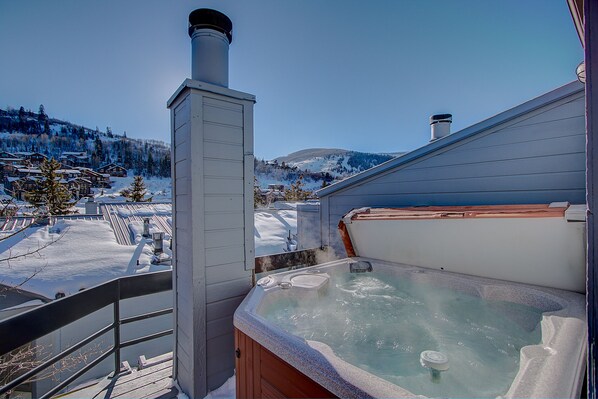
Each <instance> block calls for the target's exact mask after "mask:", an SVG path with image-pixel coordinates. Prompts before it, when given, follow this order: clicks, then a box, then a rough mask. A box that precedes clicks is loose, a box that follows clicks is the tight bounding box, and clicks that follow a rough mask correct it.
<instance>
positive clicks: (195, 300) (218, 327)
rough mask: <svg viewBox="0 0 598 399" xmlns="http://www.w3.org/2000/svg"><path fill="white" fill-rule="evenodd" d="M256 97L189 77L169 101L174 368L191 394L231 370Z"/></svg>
mask: <svg viewBox="0 0 598 399" xmlns="http://www.w3.org/2000/svg"><path fill="white" fill-rule="evenodd" d="M254 102H255V99H254V97H253V96H251V95H247V94H245V93H240V92H237V91H234V90H230V89H228V88H223V87H217V86H214V85H211V84H207V83H204V82H199V81H194V80H186V81H185V83H183V85H182V86H181V88H180V89H179V90H177V92H176V93H175V95H174V96H173V98H172V99H171V100H170V101H169V108H170V110H171V126H172V136H171V137H172V140H171V142H172V160H173V162H172V165H173V166H172V177H173V236H174V245H173V256H174V262H173V273H174V275H173V281H174V295H175V298H174V300H175V340H176V341H175V366H174V367H175V370H174V376H175V379H176V380H177V382H178V384H179V386H180V387H181V389H182V390H183V391H184V392H185V394H187V395H188V396H189V397H192V398H201V397H204V396H205V395H206V394H207V392H208V390H212V389H215V388H217V387H218V386H220V385H222V383H224V381H226V379H227V378H229V377H230V376H232V375H233V370H234V359H235V358H234V350H235V348H234V338H233V313H234V311H235V309H236V308H237V306H238V305H239V304H240V302H241V301H242V300H243V298H244V297H245V295H246V294H247V292H249V290H250V289H251V286H252V269H253V265H254V258H255V253H254V241H253V240H254V239H253V105H254Z"/></svg>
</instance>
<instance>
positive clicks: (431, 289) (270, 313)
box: [258, 267, 542, 397]
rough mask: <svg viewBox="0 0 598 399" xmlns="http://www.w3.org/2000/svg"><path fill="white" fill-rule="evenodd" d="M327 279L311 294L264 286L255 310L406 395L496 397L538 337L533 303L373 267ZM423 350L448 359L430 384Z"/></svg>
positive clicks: (537, 313)
mask: <svg viewBox="0 0 598 399" xmlns="http://www.w3.org/2000/svg"><path fill="white" fill-rule="evenodd" d="M328 285H329V289H326V290H323V291H321V292H320V294H319V295H307V296H305V295H296V291H295V289H294V288H291V289H286V290H279V291H276V292H272V293H271V295H268V297H267V300H265V301H264V302H263V303H262V304H261V305H260V307H259V308H258V314H260V315H261V316H262V317H264V318H266V319H267V320H269V321H271V322H273V323H275V324H277V325H278V326H280V327H282V328H283V329H285V330H287V331H289V332H290V333H292V334H294V335H297V336H299V337H302V338H304V339H306V340H314V341H320V342H323V343H325V344H327V345H329V346H330V347H331V348H332V350H333V351H334V353H335V354H336V355H337V356H338V357H340V358H341V359H343V360H345V361H346V362H348V363H351V364H353V365H355V366H357V367H359V368H361V369H364V370H366V371H368V372H370V373H372V374H374V375H377V376H379V377H381V378H383V379H386V380H388V381H390V382H392V383H394V384H396V385H398V386H401V387H403V388H405V389H407V390H409V391H411V392H412V393H414V394H420V395H425V396H436V397H438V396H443V397H447V396H450V397H496V396H499V395H504V394H505V393H506V392H507V391H508V389H509V387H510V385H511V383H512V382H513V379H514V377H515V375H516V374H517V372H518V370H519V359H520V353H519V351H520V349H521V348H522V347H523V346H526V345H534V344H538V343H540V341H541V329H540V321H541V319H542V310H540V309H536V308H533V307H529V306H525V305H521V304H517V303H510V302H504V301H489V300H485V299H483V298H480V297H479V296H476V295H472V294H469V293H464V292H460V291H455V290H452V289H448V288H444V287H437V286H432V285H430V284H424V283H421V282H418V281H415V280H414V279H412V278H405V275H400V276H399V275H396V274H394V273H388V272H386V271H385V270H384V269H383V268H379V267H377V268H375V269H374V271H373V272H371V273H363V274H351V273H349V272H348V271H347V272H340V271H339V272H335V273H331V275H330V281H329V283H328ZM294 291H295V293H294ZM430 350H431V351H438V352H441V353H442V354H444V355H445V356H446V357H447V358H448V361H449V362H450V368H449V369H448V370H446V371H443V372H442V377H441V378H440V379H439V380H437V381H435V382H432V379H431V377H430V370H429V369H428V368H424V367H422V364H421V363H420V354H421V353H422V352H424V351H430Z"/></svg>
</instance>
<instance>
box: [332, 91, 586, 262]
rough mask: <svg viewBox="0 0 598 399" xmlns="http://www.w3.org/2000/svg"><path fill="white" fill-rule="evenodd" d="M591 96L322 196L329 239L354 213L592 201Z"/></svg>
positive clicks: (336, 244) (335, 238) (336, 242)
mask: <svg viewBox="0 0 598 399" xmlns="http://www.w3.org/2000/svg"><path fill="white" fill-rule="evenodd" d="M584 118H585V116H584V93H583V92H577V93H575V94H572V95H571V96H569V97H566V98H563V99H561V100H559V101H557V102H554V103H551V104H548V105H546V106H544V107H541V108H539V109H536V110H534V111H531V112H529V113H527V114H525V115H523V116H520V117H518V118H515V119H513V120H509V121H507V122H505V123H503V124H501V125H499V126H495V127H493V128H490V129H487V130H485V131H481V132H479V133H478V134H475V135H473V136H472V137H469V138H466V139H463V140H461V141H458V142H456V143H454V144H452V145H450V146H448V147H445V148H442V149H440V150H438V151H436V152H433V153H431V154H429V155H427V156H424V157H421V158H418V159H415V160H413V161H411V162H409V163H406V164H404V165H400V166H397V167H396V168H394V169H391V170H388V171H386V172H383V173H380V174H378V175H374V176H372V177H371V178H369V179H367V180H365V181H362V182H359V183H356V184H353V185H351V186H348V187H346V188H344V189H341V190H339V191H336V192H334V193H331V194H329V195H327V196H324V197H323V198H322V208H321V209H322V213H321V222H322V240H323V244H325V245H331V246H332V247H333V248H334V249H335V250H337V254H338V255H339V256H345V252H344V248H343V246H342V243H341V241H340V237H339V235H338V231H337V224H338V221H339V220H340V218H341V217H342V216H343V215H344V214H345V213H346V212H348V211H349V210H351V209H352V208H358V207H364V206H372V207H397V206H414V205H489V204H528V203H529V204H531V203H550V202H554V201H569V202H571V203H577V204H580V203H584V202H585V119H584Z"/></svg>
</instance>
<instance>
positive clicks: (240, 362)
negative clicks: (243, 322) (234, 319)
mask: <svg viewBox="0 0 598 399" xmlns="http://www.w3.org/2000/svg"><path fill="white" fill-rule="evenodd" d="M235 347H236V348H237V350H238V351H237V358H236V361H235V363H236V364H235V367H236V370H237V376H236V391H237V399H246V398H336V396H335V395H333V394H332V393H331V392H329V391H328V390H326V389H325V388H323V387H322V386H320V385H319V384H317V383H315V382H314V381H312V380H311V379H310V378H309V377H307V376H306V375H305V374H303V373H301V372H299V371H297V370H295V369H294V368H293V367H291V366H290V365H289V364H288V363H286V362H285V361H284V360H282V359H281V358H279V357H278V356H276V355H275V354H273V353H272V352H270V351H269V350H267V349H266V348H264V347H263V346H261V345H260V344H258V343H257V342H255V341H254V340H252V339H251V338H250V337H248V336H247V335H245V334H243V333H242V332H241V331H239V330H238V329H235Z"/></svg>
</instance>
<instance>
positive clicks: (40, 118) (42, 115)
mask: <svg viewBox="0 0 598 399" xmlns="http://www.w3.org/2000/svg"><path fill="white" fill-rule="evenodd" d="M46 119H48V115H46V109H45V108H44V104H40V105H39V111H38V113H37V120H38V121H39V122H40V123H41V122H43V121H44V120H46Z"/></svg>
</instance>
